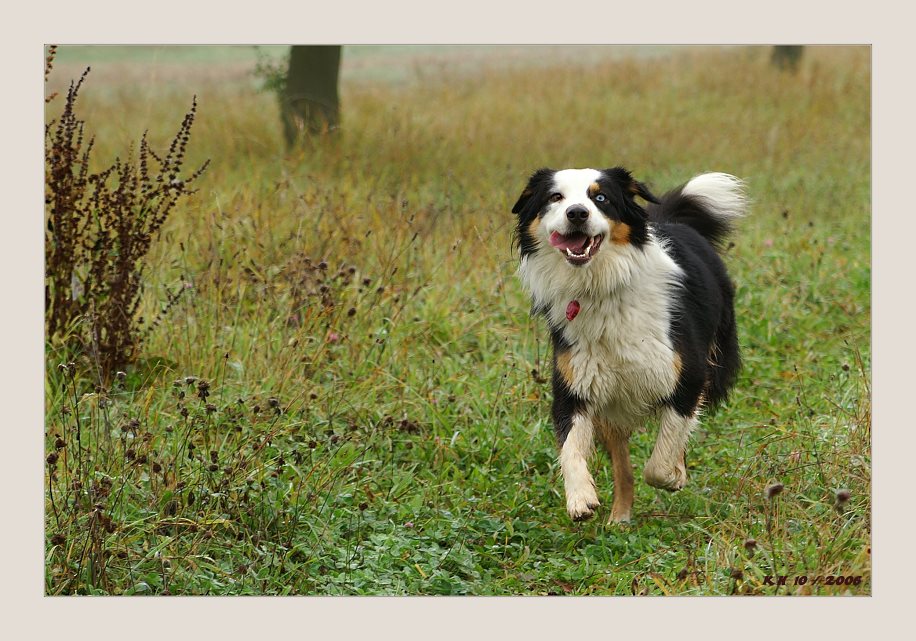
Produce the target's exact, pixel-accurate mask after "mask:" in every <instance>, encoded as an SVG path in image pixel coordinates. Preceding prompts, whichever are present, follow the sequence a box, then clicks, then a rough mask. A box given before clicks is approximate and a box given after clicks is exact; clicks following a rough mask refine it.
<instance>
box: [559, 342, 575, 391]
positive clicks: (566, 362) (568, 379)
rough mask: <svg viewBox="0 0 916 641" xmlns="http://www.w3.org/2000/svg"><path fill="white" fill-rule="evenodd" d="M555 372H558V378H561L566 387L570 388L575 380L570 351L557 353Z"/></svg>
mask: <svg viewBox="0 0 916 641" xmlns="http://www.w3.org/2000/svg"><path fill="white" fill-rule="evenodd" d="M557 370H558V371H559V372H560V376H562V377H563V381H565V383H566V386H567V387H569V388H572V386H573V381H574V380H575V378H574V377H575V372H574V371H573V366H572V351H571V350H566V351H564V352H559V353H557Z"/></svg>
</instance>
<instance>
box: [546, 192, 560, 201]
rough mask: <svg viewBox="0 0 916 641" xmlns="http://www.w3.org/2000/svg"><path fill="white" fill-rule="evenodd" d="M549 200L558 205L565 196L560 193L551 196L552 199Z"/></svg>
mask: <svg viewBox="0 0 916 641" xmlns="http://www.w3.org/2000/svg"><path fill="white" fill-rule="evenodd" d="M548 200H549V201H550V202H552V203H558V202H560V201H561V200H563V194H560V193H556V194H550V198H549V199H548Z"/></svg>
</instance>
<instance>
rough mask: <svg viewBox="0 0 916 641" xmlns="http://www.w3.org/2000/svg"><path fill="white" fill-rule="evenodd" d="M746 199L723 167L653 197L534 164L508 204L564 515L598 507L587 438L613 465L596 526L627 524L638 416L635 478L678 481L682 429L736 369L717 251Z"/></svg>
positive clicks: (609, 174)
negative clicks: (537, 318)
mask: <svg viewBox="0 0 916 641" xmlns="http://www.w3.org/2000/svg"><path fill="white" fill-rule="evenodd" d="M637 199H641V200H642V201H645V203H646V205H645V206H641V205H640V204H639V202H638V201H637ZM746 207H747V201H746V198H745V191H744V185H743V183H742V182H741V181H740V180H739V179H738V178H735V177H734V176H731V175H729V174H724V173H707V174H702V175H699V176H696V177H695V178H693V179H691V180H689V181H688V182H687V183H686V184H684V185H682V186H681V187H678V188H677V189H674V190H672V191H670V192H668V193H667V194H665V195H664V196H662V197H661V198H656V197H655V196H653V195H652V193H651V192H650V191H649V190H648V189H647V188H646V186H645V185H644V184H643V183H641V182H639V181H637V180H635V179H634V178H633V177H632V176H631V174H630V172H628V171H627V170H625V169H623V168H621V167H614V168H612V169H603V170H598V169H564V170H560V171H557V170H553V169H540V170H538V171H536V172H535V173H534V175H532V176H531V179H530V180H529V181H528V185H527V187H525V189H524V191H523V192H522V194H521V196H520V197H519V199H518V202H516V203H515V206H514V207H513V208H512V212H513V213H515V214H517V215H518V227H517V241H518V245H519V250H520V255H521V261H520V265H519V269H518V273H519V276H520V278H521V281H522V283H523V284H524V286H525V288H526V289H527V290H528V292H529V293H530V294H531V298H532V304H533V307H532V308H533V311H534V313H536V314H538V315H541V316H543V317H544V318H545V319H546V321H547V325H548V328H549V330H550V335H551V339H552V342H553V395H554V396H553V423H554V428H555V430H556V436H557V441H558V445H559V448H560V457H559V458H560V468H561V470H562V474H563V481H564V484H565V487H566V510H567V512H569V516H570V517H571V518H572V519H574V520H576V521H580V520H583V519H587V518H589V517H591V516H592V515H593V513H594V510H595V508H596V507H598V505H599V500H598V494H597V492H596V490H595V482H594V479H593V478H592V475H591V473H590V472H589V468H588V462H589V458H590V455H591V454H592V452H593V449H594V443H595V440H596V439H597V440H598V441H600V442H601V443H602V445H603V446H604V447H605V449H606V450H607V452H608V454H609V455H610V458H611V463H612V466H613V476H614V501H613V504H612V506H611V514H610V522H622V521H629V520H630V517H631V510H632V506H633V470H632V466H631V464H630V453H629V438H630V435H631V434H632V432H633V430H634V429H635V428H637V427H638V426H640V425H642V424H643V423H644V422H645V421H646V420H647V419H648V418H650V417H651V416H657V417H658V419H659V432H658V438H657V440H656V442H655V447H654V450H653V452H652V455H651V456H650V457H649V460H648V462H647V463H646V465H645V468H644V469H643V478H644V479H645V480H646V482H647V483H649V484H650V485H652V486H654V487H657V488H663V489H666V490H672V491H674V490H679V489H681V488H682V487H684V485H685V484H686V483H687V466H686V449H687V441H688V439H689V437H690V433H691V430H693V428H694V427H695V426H696V424H697V420H698V418H699V416H700V414H701V412H702V410H703V409H705V408H710V407H713V406H714V405H716V403H718V402H720V401H722V400H723V399H724V398H725V397H726V395H727V394H728V391H729V388H731V387H732V385H733V384H734V382H735V379H736V377H737V373H738V369H739V367H740V357H739V353H738V337H737V333H736V330H735V312H734V303H733V301H734V286H733V285H732V282H731V280H730V279H729V277H728V274H727V272H726V270H725V265H724V264H723V262H722V259H721V258H720V256H719V253H718V251H717V250H720V249H721V248H722V243H723V241H724V240H725V238H726V236H727V235H728V233H729V232H730V231H731V227H732V223H733V221H734V220H735V219H737V218H739V217H741V216H742V215H744V213H745V211H746Z"/></svg>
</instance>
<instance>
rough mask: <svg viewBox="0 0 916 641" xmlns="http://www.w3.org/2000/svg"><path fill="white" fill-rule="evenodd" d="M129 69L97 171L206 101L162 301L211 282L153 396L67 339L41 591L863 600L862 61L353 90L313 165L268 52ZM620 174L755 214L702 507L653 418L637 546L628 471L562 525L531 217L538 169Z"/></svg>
mask: <svg viewBox="0 0 916 641" xmlns="http://www.w3.org/2000/svg"><path fill="white" fill-rule="evenodd" d="M107 54H108V55H107V57H106V55H97V56H93V59H92V60H91V64H92V72H91V73H90V74H89V76H88V78H87V80H86V83H85V85H84V87H83V89H82V91H81V93H80V99H79V102H78V103H77V109H76V111H77V115H78V116H79V117H81V118H82V119H84V120H85V121H86V129H87V134H92V135H94V136H95V148H94V150H93V158H94V159H95V162H97V163H98V164H99V167H100V168H101V167H104V166H107V165H108V164H111V162H113V160H114V158H115V157H116V156H121V157H125V156H126V155H127V154H128V153H130V152H129V147H130V145H131V144H132V143H133V144H134V146H135V147H134V148H136V143H137V141H139V139H140V136H141V135H142V133H143V132H144V131H145V130H149V139H150V143H151V145H152V146H153V148H154V149H161V148H162V147H163V146H167V144H168V141H169V140H170V139H171V136H172V135H173V134H174V132H175V131H176V130H177V128H178V125H179V124H180V122H181V119H182V117H183V115H184V114H185V112H186V111H187V110H188V108H189V107H190V104H191V100H192V96H194V95H196V96H197V100H198V113H197V118H196V120H195V122H194V127H193V130H192V134H191V140H190V143H189V145H188V158H189V160H188V165H189V167H190V168H191V169H194V168H196V167H197V166H199V165H200V164H201V163H203V161H204V160H206V159H208V158H209V159H210V161H211V164H210V167H209V169H208V170H207V172H206V173H205V174H204V175H203V176H202V177H201V178H200V180H199V181H198V183H197V187H198V188H199V191H198V192H197V193H196V194H194V196H193V197H192V198H191V199H190V200H189V201H188V202H187V203H186V204H184V205H183V206H182V207H181V208H180V209H179V210H177V211H176V212H175V213H174V214H173V215H172V217H171V218H170V219H169V220H168V221H167V223H166V225H165V227H164V228H163V230H162V232H161V234H160V235H159V237H158V238H157V239H156V241H155V242H154V244H153V248H152V252H151V254H150V256H149V264H148V267H147V269H146V272H145V278H146V289H145V297H144V309H143V310H141V313H142V314H143V315H145V316H146V317H147V318H152V317H154V316H155V315H156V313H157V310H158V309H159V308H160V306H161V305H162V302H163V301H164V300H165V292H166V291H175V290H176V289H181V290H182V291H183V294H182V296H181V298H180V299H179V301H178V303H177V304H175V305H174V306H173V307H172V308H171V309H170V310H168V313H167V314H166V315H165V316H164V318H163V320H162V322H161V323H160V324H159V325H158V326H156V327H155V328H154V329H153V330H152V331H151V332H150V334H149V336H148V337H147V339H146V341H145V343H144V345H143V349H142V353H141V354H139V356H138V359H137V361H136V362H135V363H134V364H133V365H132V366H131V367H130V368H129V369H128V370H127V371H126V377H124V378H123V379H114V380H112V381H103V380H100V379H99V377H98V375H97V373H96V372H95V370H94V368H93V367H92V363H91V359H88V358H86V357H85V356H82V355H80V354H78V353H75V352H73V351H72V350H68V349H67V348H65V347H64V346H63V345H61V344H57V343H56V342H53V341H49V342H48V344H47V347H46V363H47V367H46V394H45V398H46V424H45V442H46V453H47V454H48V455H49V456H50V455H51V454H55V455H56V462H54V463H53V464H47V465H46V467H45V473H44V479H45V480H44V484H45V530H46V546H45V553H46V556H45V566H46V570H45V579H46V581H45V590H46V594H49V595H62V594H124V595H128V594H129V595H135V594H144V595H159V594H172V595H205V594H208V595H224V594H232V595H243V594H251V595H265V594H269V595H282V594H288V595H364V594H374V595H377V594H386V595H430V594H436V595H460V594H471V595H546V594H557V595H633V594H637V595H644V594H650V595H668V594H677V595H731V594H742V595H774V594H781V595H788V594H820V595H832V594H853V595H867V594H870V592H871V558H870V554H871V549H870V544H871V523H870V515H871V503H870V492H871V481H870V479H871V451H870V441H871V407H870V379H871V352H870V314H871V307H870V283H871V275H870V262H871V231H870V228H871V211H870V201H871V186H870V173H871V164H870V156H871V147H870V119H871V112H870V100H871V98H870V85H871V56H870V50H869V48H867V47H858V48H834V47H808V48H807V49H806V53H805V58H804V59H803V62H802V65H801V68H800V69H799V71H798V72H797V73H795V74H791V73H785V72H780V71H778V70H777V69H775V68H774V67H772V66H771V65H770V64H769V49H767V48H728V49H684V50H679V51H673V52H669V53H666V54H665V55H653V56H639V57H632V58H628V57H622V56H618V57H614V58H613V59H610V60H606V61H602V60H601V59H596V58H595V57H594V56H588V57H583V60H582V61H580V62H577V61H576V60H575V58H574V57H568V58H567V59H565V60H563V62H562V64H551V61H550V59H549V58H548V59H546V60H541V61H539V62H538V64H531V65H527V66H526V65H518V66H516V67H514V68H506V69H495V70H494V69H488V68H487V67H485V66H480V67H479V68H477V69H475V70H473V71H472V72H469V71H468V70H467V69H461V70H452V69H451V68H450V67H449V65H448V64H446V63H444V62H442V61H438V62H437V63H436V64H434V65H429V66H428V67H424V65H423V64H422V61H421V62H415V63H413V64H414V65H415V66H414V67H413V69H414V74H415V76H416V78H415V80H416V81H415V82H410V83H403V82H402V83H393V82H387V81H385V79H384V78H380V79H377V80H373V78H372V77H371V74H364V75H363V76H360V78H358V79H356V80H353V81H352V82H347V81H346V79H347V76H346V74H344V80H345V82H344V83H343V84H342V119H343V127H342V130H341V131H340V133H339V135H338V136H337V137H336V138H335V139H333V140H319V141H314V142H312V143H310V144H308V145H306V146H304V147H303V148H302V149H300V150H297V151H295V152H290V153H287V152H286V151H285V149H284V143H283V140H282V135H281V126H280V117H279V110H278V106H277V99H276V97H275V96H274V95H272V94H270V93H268V92H262V91H258V90H257V81H256V79H255V78H254V77H253V76H252V74H251V71H252V69H253V67H254V62H253V60H252V61H251V62H250V63H248V62H246V61H244V60H240V59H237V58H238V57H236V58H233V59H232V60H231V64H230V63H227V64H226V65H225V66H220V63H219V61H218V60H212V59H210V58H209V57H206V56H204V58H203V60H202V61H201V62H197V63H195V62H193V61H191V60H185V59H184V58H182V59H181V60H178V61H175V62H171V63H168V64H165V63H163V64H159V65H151V64H148V63H144V62H143V61H142V60H133V59H132V58H131V57H129V56H119V54H118V53H117V50H112V51H109V52H107ZM347 55H348V54H347V50H346V49H345V51H344V58H345V60H346V57H347ZM77 58H78V56H72V57H70V58H68V54H67V48H66V47H61V48H60V54H59V60H58V62H57V63H56V65H55V68H54V69H53V70H52V72H51V76H50V80H49V82H48V91H49V92H52V91H62V92H65V91H66V86H67V84H68V83H69V81H70V79H71V78H75V77H78V76H79V74H80V73H81V72H82V70H83V68H84V67H85V65H82V64H80V60H79V59H77ZM345 64H346V63H345ZM61 101H62V97H60V96H59V97H58V98H57V99H55V100H53V101H51V102H50V103H48V104H47V106H46V118H47V119H51V118H55V117H56V116H57V115H58V113H59V110H60V108H61ZM616 164H622V165H624V166H626V167H628V168H630V169H631V170H632V171H633V173H634V175H635V176H636V177H637V178H639V179H640V180H643V181H645V182H646V183H647V184H648V185H649V186H650V187H651V188H652V189H653V190H654V191H655V192H657V193H658V192H663V191H665V190H667V189H668V188H671V187H673V186H675V185H677V184H680V183H681V182H683V181H685V180H687V179H688V178H690V177H691V176H693V175H695V174H697V173H700V172H703V171H711V170H720V171H727V172H729V173H733V174H736V175H738V176H741V177H743V178H745V179H746V180H747V181H748V185H749V192H750V196H751V198H752V199H753V207H752V214H751V215H750V216H749V217H748V218H747V219H746V220H744V221H743V223H742V225H741V228H740V230H739V232H738V233H737V234H736V235H735V237H734V245H733V246H732V247H730V249H729V250H728V252H727V256H726V263H727V264H728V266H729V269H730V271H731V275H732V277H733V279H734V280H735V282H736V284H737V313H738V323H739V337H740V341H741V345H742V349H743V356H744V369H743V371H742V374H741V376H740V378H739V382H738V385H737V387H736V389H735V391H734V393H733V395H732V397H731V399H730V401H729V402H728V403H727V404H726V405H725V406H723V407H721V408H720V409H719V410H718V411H717V412H716V413H715V414H713V415H711V416H707V417H706V418H705V420H703V421H702V424H701V428H700V429H699V430H698V431H697V433H696V434H695V435H694V438H693V440H692V446H691V448H690V450H689V453H688V466H689V475H690V477H689V483H688V485H687V487H686V488H685V489H684V490H682V491H681V492H679V493H676V494H668V493H665V492H662V491H658V490H655V489H653V488H651V487H649V486H647V485H646V484H645V483H644V482H642V480H641V470H642V465H643V464H644V463H645V461H646V459H647V457H648V455H649V453H650V452H651V447H652V445H653V443H654V437H655V431H656V426H655V425H654V424H653V425H650V426H648V428H647V429H646V430H645V431H643V432H640V433H637V434H636V435H635V436H634V438H633V440H632V441H631V442H632V456H633V462H634V465H635V466H636V468H637V469H636V476H637V479H638V481H637V489H636V502H635V505H634V522H633V523H632V524H630V525H626V526H608V525H606V524H605V523H606V521H607V518H608V514H609V510H610V492H611V486H612V483H611V468H610V464H609V463H608V461H607V460H606V457H605V456H604V455H603V454H600V455H598V456H596V458H595V459H594V463H593V473H594V476H595V479H596V481H597V483H598V488H599V496H600V497H601V499H602V502H603V505H602V507H601V508H599V510H598V513H597V515H596V518H595V519H593V520H592V521H589V522H586V523H582V524H577V523H572V522H570V520H569V518H568V516H567V514H566V511H565V501H564V499H563V489H562V484H561V480H560V477H559V467H558V464H557V461H556V449H555V444H554V436H553V432H552V428H551V426H550V386H549V383H548V382H547V380H548V379H549V363H550V352H549V339H548V337H547V333H546V331H545V329H544V327H543V326H542V325H541V324H540V322H539V321H537V320H534V319H531V318H530V317H529V303H528V301H527V299H526V297H525V295H524V293H523V292H522V290H521V287H520V286H519V283H518V282H517V280H516V278H515V276H514V271H515V267H516V263H517V258H518V256H517V252H516V251H515V249H514V247H513V244H512V227H513V216H512V214H511V213H510V209H511V207H512V204H513V203H514V202H515V199H516V198H517V196H518V194H519V192H520V191H521V189H522V187H523V186H524V184H525V180H526V179H527V176H528V175H529V174H530V173H531V171H532V170H534V169H536V168H537V167H540V166H551V167H557V168H559V167H570V166H574V167H585V166H593V167H607V166H613V165H616ZM67 363H73V365H71V366H69V367H60V365H62V364H67ZM776 483H781V484H782V486H783V489H782V491H781V492H780V493H778V494H775V495H774V496H771V497H769V498H768V497H767V496H766V495H765V492H766V489H767V488H768V487H770V486H772V485H773V484H776ZM840 490H846V491H848V500H846V501H843V500H841V501H838V500H837V493H838V492H839V491H840ZM771 494H772V490H771ZM842 496H843V498H844V499H845V497H846V495H845V494H843V495H842ZM768 575H769V576H773V575H785V576H787V577H789V578H788V580H787V584H786V585H784V586H779V585H770V584H769V581H767V579H766V577H767V576H768ZM828 576H843V577H861V579H857V580H856V581H855V582H854V583H852V584H848V585H847V584H845V582H843V581H841V583H844V584H843V585H840V586H837V585H826V584H825V583H826V582H827V581H826V579H821V580H820V581H818V582H817V583H815V577H828ZM798 577H808V580H807V583H805V584H804V585H801V584H800V583H799V581H798Z"/></svg>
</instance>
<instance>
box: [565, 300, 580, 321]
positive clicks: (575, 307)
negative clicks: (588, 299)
mask: <svg viewBox="0 0 916 641" xmlns="http://www.w3.org/2000/svg"><path fill="white" fill-rule="evenodd" d="M578 314H579V301H577V300H571V301H569V305H567V306H566V320H569V321H571V320H572V319H574V318H575V317H576V316H577V315H578Z"/></svg>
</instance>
